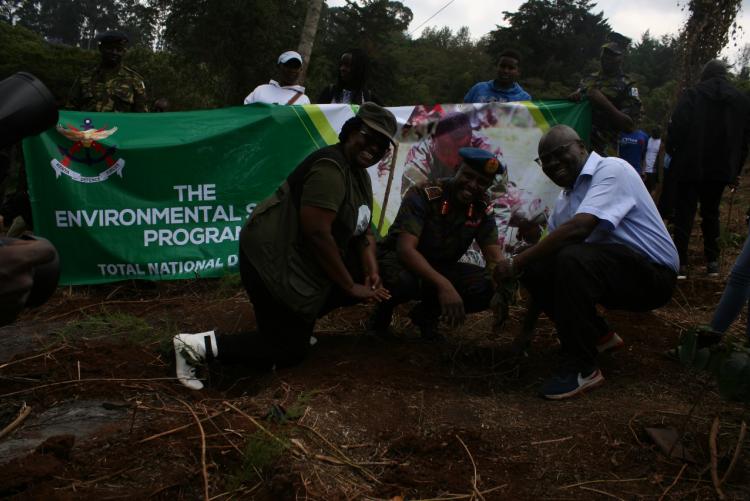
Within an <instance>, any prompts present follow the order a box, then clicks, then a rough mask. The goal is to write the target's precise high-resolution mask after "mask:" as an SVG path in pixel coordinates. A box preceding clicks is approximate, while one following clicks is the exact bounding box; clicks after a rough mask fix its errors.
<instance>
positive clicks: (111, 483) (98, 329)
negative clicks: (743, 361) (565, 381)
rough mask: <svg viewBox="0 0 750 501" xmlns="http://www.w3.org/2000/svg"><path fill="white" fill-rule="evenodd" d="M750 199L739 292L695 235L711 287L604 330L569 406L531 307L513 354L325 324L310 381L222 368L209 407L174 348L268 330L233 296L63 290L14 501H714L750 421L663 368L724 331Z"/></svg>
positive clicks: (306, 370)
mask: <svg viewBox="0 0 750 501" xmlns="http://www.w3.org/2000/svg"><path fill="white" fill-rule="evenodd" d="M747 195H748V189H747V188H745V189H743V190H742V192H741V193H740V195H738V197H737V199H736V200H734V201H733V203H732V204H731V205H732V207H731V216H728V213H729V203H728V201H729V197H727V203H726V204H725V207H724V212H723V214H722V227H726V223H727V221H728V220H729V226H728V229H729V231H728V232H727V234H726V236H725V237H724V240H725V242H726V249H725V253H724V254H725V257H724V259H723V262H722V276H721V277H720V278H719V279H708V278H705V277H703V276H702V274H701V272H702V269H703V268H702V266H703V263H702V262H701V260H700V259H699V256H700V255H701V245H702V244H701V242H700V236H699V233H697V232H696V233H695V236H694V238H693V247H694V248H693V251H694V252H693V254H694V255H695V256H696V258H695V261H694V262H692V263H691V264H693V265H694V266H693V270H694V274H693V277H692V278H690V279H689V280H687V281H683V282H680V284H679V287H678V290H677V291H676V293H675V295H674V299H673V300H672V301H671V302H670V303H669V304H668V305H667V306H665V307H664V308H661V309H659V310H657V311H654V312H652V313H648V314H630V313H621V312H607V318H608V319H609V321H610V323H611V324H612V325H613V327H614V328H615V329H616V330H617V332H618V333H619V334H620V335H621V337H622V338H623V339H624V340H625V343H626V347H625V348H624V349H623V350H621V351H619V352H617V353H614V354H612V355H608V356H604V357H602V370H603V372H604V374H605V377H606V384H605V385H604V386H603V387H601V388H600V389H597V390H596V391H593V392H591V393H590V394H586V395H584V396H582V397H580V398H576V399H572V400H568V401H562V402H548V401H545V400H543V399H542V398H540V397H539V396H538V394H537V392H538V388H539V386H540V384H541V383H542V382H543V381H544V380H545V379H546V378H547V377H548V376H549V375H550V374H551V372H552V370H553V369H554V367H555V365H556V363H557V350H558V347H557V346H558V345H557V342H556V340H555V335H554V329H553V328H552V326H551V324H550V323H549V322H548V321H546V320H544V319H543V320H542V321H541V322H540V326H539V328H538V334H537V336H536V337H535V338H534V340H533V343H532V348H531V350H530V352H529V354H528V356H527V357H525V358H522V359H521V360H518V359H513V358H512V357H511V356H510V344H511V341H512V339H513V337H514V335H515V333H516V332H517V331H518V327H519V322H520V320H521V318H522V316H523V313H524V310H523V308H521V307H520V306H517V307H514V308H513V310H512V319H511V321H510V322H509V323H508V325H506V328H505V330H504V332H503V334H502V335H493V334H492V333H491V328H490V327H491V322H492V318H491V316H490V315H489V314H479V315H473V316H471V317H470V318H469V321H468V322H467V324H466V325H465V326H464V327H463V328H462V329H460V330H458V331H454V332H447V333H446V340H444V341H441V342H434V341H432V342H429V341H423V340H422V339H420V338H419V337H418V336H417V334H416V333H415V331H414V329H413V327H412V326H411V325H410V324H409V322H408V320H406V319H405V317H404V315H400V316H398V317H397V319H396V322H395V325H396V332H397V334H398V335H397V336H396V337H395V338H393V339H381V338H378V337H375V336H372V335H368V334H367V333H366V332H365V331H364V328H363V325H364V321H365V319H366V318H367V316H368V314H369V310H368V307H365V306H361V307H353V308H349V309H346V310H339V311H337V312H334V313H333V314H332V315H330V316H329V317H326V318H325V319H323V320H321V321H320V322H319V324H318V328H317V330H318V332H317V333H316V336H317V338H318V340H319V342H318V344H317V345H316V346H314V347H313V348H312V349H311V354H310V357H309V359H308V360H307V361H306V362H304V363H303V364H302V365H300V366H298V367H295V368H290V369H284V370H279V371H276V372H274V373H271V374H257V373H253V372H252V371H250V370H248V369H247V368H243V367H226V366H224V367H222V366H218V365H212V366H211V367H209V368H208V369H209V370H208V371H207V373H208V375H209V383H208V386H207V388H206V389H204V390H203V391H199V392H192V391H189V390H187V389H186V388H184V387H182V386H181V385H180V384H179V383H178V382H176V381H175V380H174V379H173V376H174V362H173V354H172V352H171V346H170V344H171V343H170V340H171V336H172V335H174V334H175V333H177V332H200V331H204V330H209V329H217V330H218V331H219V332H223V333H227V332H241V331H242V330H244V329H248V328H250V327H251V326H252V325H253V316H252V309H251V306H250V304H249V302H248V300H247V299H246V297H245V295H244V293H243V292H242V290H241V287H240V286H239V284H238V283H237V281H236V279H231V278H230V279H223V280H201V281H197V280H196V281H185V282H179V283H176V282H173V283H159V284H151V283H145V284H144V283H136V282H128V283H121V284H113V285H108V286H100V287H75V288H61V289H60V290H59V291H58V293H57V294H56V295H55V297H54V298H53V300H52V301H51V302H50V303H49V304H47V305H45V306H44V307H42V308H41V309H39V310H35V311H31V312H28V313H26V314H25V315H24V316H23V317H22V318H21V319H20V321H19V322H17V323H16V324H15V325H13V326H10V327H5V328H3V329H0V336H2V338H3V343H2V344H1V345H0V402H2V404H1V405H0V428H4V427H6V426H7V425H8V424H10V423H11V422H12V421H14V420H15V419H17V418H18V416H19V415H21V416H24V415H25V417H24V418H23V420H22V422H21V423H20V426H18V427H17V428H16V429H15V430H14V431H12V432H11V433H10V434H8V435H7V436H4V437H2V438H0V463H5V464H4V465H3V466H2V467H0V497H9V498H12V499H43V500H48V499H75V500H79V499H80V500H87V499H96V500H105V499H150V498H154V499H170V500H172V499H204V498H210V499H258V500H287V499H311V500H339V499H342V500H343V499H352V500H355V499H356V500H359V499H389V500H395V499H399V500H400V499H404V500H405V499H408V500H416V499H422V500H426V499H442V500H448V499H451V500H453V499H485V500H491V499H492V500H495V499H513V500H516V499H518V500H525V499H529V500H530V499H623V500H625V499H628V500H629V499H713V498H716V497H718V493H717V490H716V489H715V487H714V483H713V482H712V474H711V468H710V463H711V453H710V450H709V433H710V429H711V423H712V421H713V420H714V418H715V417H719V418H720V423H721V429H720V432H719V435H718V440H717V443H718V453H717V472H718V476H719V478H721V477H722V475H723V473H724V472H725V471H726V470H727V468H728V467H729V463H730V462H731V459H732V456H733V453H734V451H735V447H736V445H737V443H738V437H739V435H740V426H741V423H742V421H745V422H748V421H750V419H749V418H750V413H749V412H748V405H747V404H742V403H737V402H730V401H726V400H724V399H722V398H721V397H720V396H719V395H718V393H717V388H716V385H715V383H714V382H713V381H712V380H711V379H710V378H708V377H706V376H705V375H704V374H699V373H694V372H690V371H688V370H687V369H684V368H683V367H681V366H680V365H679V364H677V363H675V362H673V361H670V360H668V359H667V358H666V357H664V356H663V355H662V353H663V351H664V350H666V349H668V348H670V347H673V346H675V344H676V342H677V340H678V337H679V334H680V332H681V331H682V330H683V329H685V328H687V327H688V326H690V325H692V324H695V323H701V322H707V321H708V320H709V318H710V315H711V313H712V311H713V308H714V307H715V305H716V303H717V302H718V299H719V297H720V295H721V291H722V289H723V285H724V281H725V280H726V274H727V273H728V271H729V269H730V267H731V263H732V261H733V260H734V257H735V256H736V254H737V253H738V251H739V246H741V244H742V241H743V240H744V236H745V234H746V230H745V227H744V211H745V209H746V208H747V203H746V202H744V201H745V200H748V199H750V197H748V196H747ZM738 200H743V203H740V202H739V201H738ZM732 234H734V235H732ZM744 322H745V317H744V315H743V317H742V318H741V319H740V320H739V321H738V322H736V324H735V325H734V326H733V327H732V331H731V333H730V335H731V336H733V337H736V338H738V339H739V338H741V336H743V335H744V328H743V325H744ZM24 406H26V407H25V408H24ZM649 427H656V428H669V427H671V428H673V429H674V430H676V433H677V434H678V435H679V436H680V437H681V446H683V449H680V446H678V447H675V449H676V450H674V451H673V452H672V456H669V455H668V454H667V453H666V452H665V451H663V450H662V449H660V448H659V447H658V446H657V445H655V443H654V441H653V440H652V439H651V438H650V436H649V434H648V433H647V432H646V429H647V428H649ZM683 451H684V452H683ZM679 452H682V454H678V453H679ZM675 456H677V457H675ZM738 457H739V459H738V461H737V463H736V465H735V466H734V469H733V472H732V474H731V475H730V476H729V477H728V478H726V479H725V481H724V483H723V484H722V487H721V489H722V491H723V495H725V496H726V498H727V499H750V442H749V441H748V440H746V441H745V443H744V445H743V446H742V447H741V448H740V451H739V453H738Z"/></svg>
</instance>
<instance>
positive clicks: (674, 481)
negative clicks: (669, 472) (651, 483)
mask: <svg viewBox="0 0 750 501" xmlns="http://www.w3.org/2000/svg"><path fill="white" fill-rule="evenodd" d="M685 468H687V463H683V464H682V468H680V473H678V474H677V476H676V477H675V478H674V480H673V481H672V483H671V484H669V487H667V488H666V490H665V491H664V492H662V493H661V496H659V501H662V499H664V498H665V497H667V494H669V491H671V490H672V487H674V486H675V485H677V482H679V481H680V477H682V472H684V471H685Z"/></svg>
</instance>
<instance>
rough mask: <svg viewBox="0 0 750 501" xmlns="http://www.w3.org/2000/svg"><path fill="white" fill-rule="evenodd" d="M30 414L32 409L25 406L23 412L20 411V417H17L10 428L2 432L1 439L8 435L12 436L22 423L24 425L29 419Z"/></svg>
mask: <svg viewBox="0 0 750 501" xmlns="http://www.w3.org/2000/svg"><path fill="white" fill-rule="evenodd" d="M29 414H31V407H30V406H28V405H26V404H23V406H22V407H21V410H20V411H18V417H16V419H14V420H13V421H12V422H11V423H10V424H9V425H8V426H6V427H5V428H3V429H2V430H0V439H2V438H3V437H5V436H6V435H10V434H11V433H12V432H13V430H15V429H16V428H18V427H19V426H20V425H21V423H23V422H24V420H25V419H26V418H27V417H29Z"/></svg>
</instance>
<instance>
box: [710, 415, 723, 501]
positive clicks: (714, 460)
mask: <svg viewBox="0 0 750 501" xmlns="http://www.w3.org/2000/svg"><path fill="white" fill-rule="evenodd" d="M719 426H720V422H719V417H718V416H716V417H715V418H714V422H713V423H712V424H711V434H710V435H709V437H708V447H709V449H710V450H711V480H712V481H713V483H714V489H715V490H716V495H717V496H719V499H725V496H724V492H722V490H721V481H720V480H719V471H718V470H719V457H718V456H719V455H718V452H717V450H716V438H717V437H718V436H719Z"/></svg>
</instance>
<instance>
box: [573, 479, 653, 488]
mask: <svg viewBox="0 0 750 501" xmlns="http://www.w3.org/2000/svg"><path fill="white" fill-rule="evenodd" d="M644 480H648V477H641V478H615V479H611V480H609V479H607V480H587V481H585V482H578V483H577V484H570V485H564V486H562V487H559V488H560V489H572V488H573V487H580V486H582V485H590V484H609V483H621V482H643V481H644Z"/></svg>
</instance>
